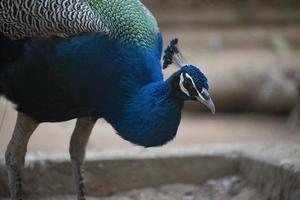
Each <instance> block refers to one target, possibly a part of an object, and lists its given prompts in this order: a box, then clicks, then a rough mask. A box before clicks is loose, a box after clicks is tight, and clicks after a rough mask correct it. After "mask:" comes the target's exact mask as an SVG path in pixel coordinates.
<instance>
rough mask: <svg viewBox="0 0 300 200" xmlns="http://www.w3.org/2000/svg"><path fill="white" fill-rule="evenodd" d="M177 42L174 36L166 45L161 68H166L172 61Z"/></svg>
mask: <svg viewBox="0 0 300 200" xmlns="http://www.w3.org/2000/svg"><path fill="white" fill-rule="evenodd" d="M177 44H178V38H174V39H172V40H171V41H170V43H169V45H168V47H167V48H166V49H165V51H164V57H163V69H166V68H167V67H168V66H169V65H171V64H172V63H173V56H174V54H175V53H178V49H177Z"/></svg>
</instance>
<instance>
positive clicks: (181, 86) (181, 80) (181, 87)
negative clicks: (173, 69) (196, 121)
mask: <svg viewBox="0 0 300 200" xmlns="http://www.w3.org/2000/svg"><path fill="white" fill-rule="evenodd" d="M183 81H184V77H183V74H180V82H179V87H180V89H181V91H182V92H183V93H185V94H186V95H187V96H190V93H189V91H188V90H187V89H186V88H185V87H184V86H183Z"/></svg>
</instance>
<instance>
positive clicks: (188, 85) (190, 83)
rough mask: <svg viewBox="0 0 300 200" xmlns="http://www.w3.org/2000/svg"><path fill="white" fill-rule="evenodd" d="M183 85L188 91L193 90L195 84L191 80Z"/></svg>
mask: <svg viewBox="0 0 300 200" xmlns="http://www.w3.org/2000/svg"><path fill="white" fill-rule="evenodd" d="M183 85H184V87H185V88H186V89H191V88H193V83H192V81H191V80H190V79H185V80H184V81H183Z"/></svg>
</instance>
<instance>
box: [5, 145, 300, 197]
mask: <svg viewBox="0 0 300 200" xmlns="http://www.w3.org/2000/svg"><path fill="white" fill-rule="evenodd" d="M299 150H300V147H298V145H297V144H295V145H291V144H268V145H267V144H252V145H251V144H250V145H249V144H247V145H246V144H227V145H222V144H220V145H202V146H201V147H199V146H196V147H188V148H187V147H182V148H175V149H151V150H143V149H136V150H133V151H114V152H102V153H93V152H89V153H88V155H87V158H88V162H87V163H86V167H85V169H86V182H87V184H86V186H87V188H86V190H87V193H88V194H89V195H92V196H106V195H110V194H113V193H116V192H120V191H126V190H132V189H138V188H146V187H154V188H155V187H160V186H162V185H166V184H173V183H187V184H199V183H203V182H204V181H206V180H209V179H216V178H220V177H224V176H228V175H234V174H240V175H242V176H243V177H245V179H246V180H247V181H248V182H249V183H250V184H251V185H253V186H254V187H256V188H257V189H259V190H261V191H262V192H263V194H264V195H265V196H266V197H267V198H269V199H272V200H298V199H299V197H300V189H299V185H300V170H299V169H300V168H299V166H300V165H299V163H300V162H299V161H300V156H299V155H300V151H299ZM67 158H68V156H67V155H66V154H65V155H63V156H57V154H56V155H46V154H41V153H40V154H38V155H29V156H28V160H29V162H27V165H26V169H25V170H24V183H25V184H24V190H25V194H26V195H27V197H28V196H29V194H30V199H34V198H36V197H41V196H52V195H53V194H57V195H58V194H60V195H67V194H74V190H73V187H72V175H71V165H70V162H69V161H68V160H67ZM7 196H8V187H7V178H6V172H5V166H4V165H3V160H2V164H0V198H1V197H7Z"/></svg>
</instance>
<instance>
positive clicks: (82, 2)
mask: <svg viewBox="0 0 300 200" xmlns="http://www.w3.org/2000/svg"><path fill="white" fill-rule="evenodd" d="M0 22H1V24H0V31H1V32H0V43H1V46H0V95H4V96H5V97H6V98H7V99H8V100H10V101H12V102H13V103H14V104H15V105H16V110H17V111H18V117H17V122H16V126H15V130H14V133H13V136H12V139H11V141H10V143H9V145H8V147H7V151H6V155H5V159H6V164H7V169H8V176H9V183H10V193H11V198H12V199H13V200H15V199H22V184H21V169H22V167H23V165H24V160H25V154H26V149H27V143H28V141H29V139H30V136H31V135H32V133H33V132H34V130H35V129H36V128H37V126H38V125H39V124H40V123H43V122H60V121H65V120H70V119H74V118H77V122H76V126H75V129H74V131H73V135H72V138H71V142H70V156H71V160H72V166H73V171H74V173H73V174H74V176H75V184H76V189H77V195H78V199H80V200H82V199H85V197H84V196H85V194H84V184H83V175H82V172H83V163H84V155H85V147H86V145H87V142H88V138H89V136H90V133H91V130H92V128H93V126H94V124H95V123H96V121H97V119H99V118H104V119H105V120H106V121H107V122H109V123H110V124H111V125H112V126H113V127H114V129H115V130H116V132H117V133H118V134H119V135H120V136H121V137H122V138H124V139H125V140H127V141H130V142H132V143H134V144H136V145H141V146H144V147H153V146H161V145H163V144H165V143H167V142H168V141H170V140H172V139H173V138H174V137H175V135H176V132H177V128H178V125H179V123H180V119H181V110H182V107H183V102H184V101H186V100H196V101H200V102H201V103H203V104H204V105H206V106H207V107H208V108H209V109H210V110H211V111H212V112H214V111H215V108H214V104H213V102H212V100H211V98H210V96H209V93H208V82H207V78H206V77H205V75H204V74H203V73H202V71H201V70H200V69H198V68H197V67H195V66H192V65H189V64H187V62H186V61H185V60H184V58H183V56H182V54H181V53H180V51H179V50H178V47H177V42H178V40H176V39H175V40H172V41H171V42H170V45H169V46H168V48H167V49H166V50H165V56H164V67H167V66H168V65H169V64H171V63H174V64H176V65H178V66H179V67H180V68H179V70H178V71H177V72H175V73H174V74H173V75H171V76H170V77H169V78H168V79H167V80H164V79H163V74H162V69H161V63H160V60H161V55H162V46H163V45H162V44H163V43H162V35H161V33H160V31H159V28H158V26H157V22H156V20H155V18H154V17H153V15H152V14H151V12H150V11H149V10H148V9H147V8H146V7H145V6H144V5H143V4H142V3H141V2H140V1H138V0H37V1H31V0H2V1H1V2H0Z"/></svg>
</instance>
